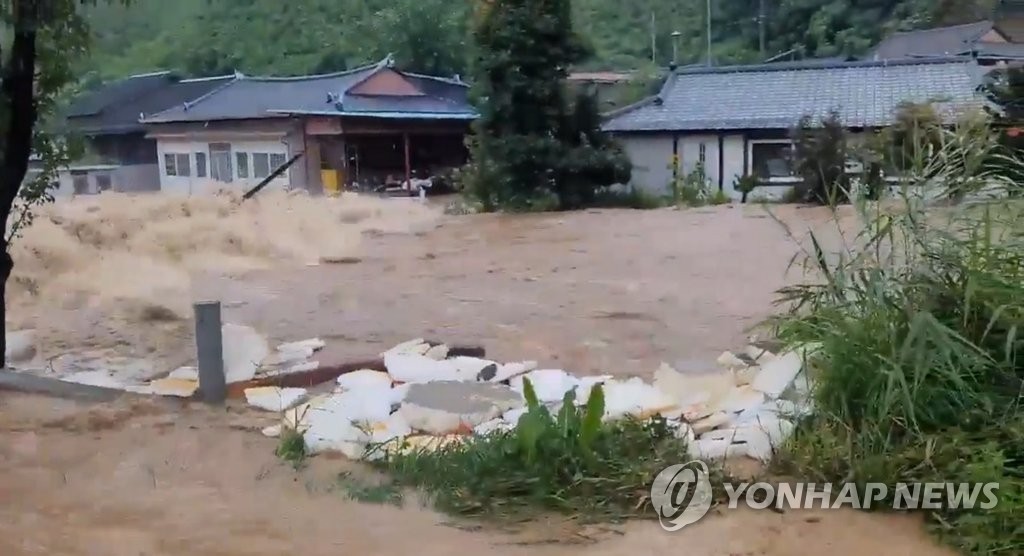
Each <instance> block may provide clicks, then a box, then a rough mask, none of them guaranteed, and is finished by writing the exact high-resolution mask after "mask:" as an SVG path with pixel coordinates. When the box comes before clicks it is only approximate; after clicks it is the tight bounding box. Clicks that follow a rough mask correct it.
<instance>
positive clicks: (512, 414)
mask: <svg viewBox="0 0 1024 556" xmlns="http://www.w3.org/2000/svg"><path fill="white" fill-rule="evenodd" d="M527 411H529V408H527V407H517V408H515V409H511V410H509V411H506V412H505V413H503V414H502V416H501V419H502V420H503V421H505V422H506V423H508V424H509V425H511V426H512V428H515V427H516V426H518V425H519V418H520V417H522V416H523V415H525V414H526V412H527Z"/></svg>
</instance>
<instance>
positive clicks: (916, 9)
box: [82, 0, 993, 78]
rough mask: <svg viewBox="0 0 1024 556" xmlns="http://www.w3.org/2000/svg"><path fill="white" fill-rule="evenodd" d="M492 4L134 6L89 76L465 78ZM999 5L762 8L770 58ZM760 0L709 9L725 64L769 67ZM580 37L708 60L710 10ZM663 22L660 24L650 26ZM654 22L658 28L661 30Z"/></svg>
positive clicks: (640, 59)
mask: <svg viewBox="0 0 1024 556" xmlns="http://www.w3.org/2000/svg"><path fill="white" fill-rule="evenodd" d="M475 1H483V0H287V1H282V0H173V1H170V0H135V1H134V3H133V4H132V6H131V7H128V8H124V7H120V6H117V5H114V6H111V5H103V4H101V5H98V6H96V7H94V8H91V9H90V11H89V21H90V22H91V24H92V26H93V29H94V32H95V42H94V45H93V54H92V58H91V59H90V60H89V61H88V63H87V64H85V65H84V66H83V68H82V70H83V75H84V74H89V75H91V76H93V77H94V78H95V77H101V78H110V77H116V76H121V75H125V74H130V73H137V72H143V71H150V70H154V69H178V70H182V71H184V72H186V73H189V74H192V75H213V74H222V73H228V72H231V71H233V70H235V69H237V70H239V71H242V72H245V73H248V74H280V75H285V74H300V73H306V72H318V71H332V70H339V69H344V68H347V67H351V66H354V65H358V64H361V63H365V62H367V61H371V60H377V59H380V58H382V57H383V56H384V55H385V54H387V53H389V52H393V53H394V54H395V57H396V60H397V62H398V63H399V64H400V65H401V66H403V67H405V68H407V69H412V70H416V71H423V72H431V73H443V74H452V73H463V74H464V73H465V72H466V70H467V65H468V64H469V61H470V59H471V52H472V50H471V48H470V47H469V44H468V34H467V30H466V27H467V17H468V14H469V13H470V9H471V4H472V2H475ZM992 3H993V0H764V5H765V13H766V17H765V25H764V28H765V34H764V36H765V45H764V47H765V48H764V53H765V56H767V57H770V56H774V55H778V54H781V53H784V52H790V51H792V54H790V55H792V56H796V57H817V56H832V55H837V54H857V53H860V52H863V51H864V50H866V49H867V48H869V47H870V46H871V45H872V44H873V43H875V42H876V41H877V40H878V39H879V38H880V37H882V36H883V35H884V34H885V33H887V32H889V31H891V30H897V29H910V28H919V27H926V26H930V25H937V24H947V23H958V22H965V21H972V20H975V19H978V18H981V17H986V16H987V15H988V13H989V11H990V8H991V5H992ZM760 5H761V0H711V38H712V58H713V59H714V61H715V63H720V64H722V63H731V62H751V61H757V60H760V59H762V55H761V41H760V38H761V37H760V32H759V31H760V29H759V23H758V14H759V9H760ZM573 7H574V10H575V12H576V28H577V30H578V31H579V33H580V34H581V35H582V37H583V38H584V39H585V40H586V41H587V42H588V43H589V45H590V46H591V47H592V50H593V55H592V56H591V58H590V59H589V60H588V62H586V67H587V68H589V69H630V68H636V67H639V66H642V65H644V64H649V63H651V57H652V28H653V31H654V33H653V37H654V45H653V46H654V48H653V50H654V53H655V58H656V61H657V63H658V64H661V65H664V64H666V63H667V62H668V61H669V59H670V58H671V56H672V39H671V33H672V31H679V32H680V33H681V37H680V39H679V47H680V48H679V58H680V61H681V62H684V63H686V62H695V61H701V60H704V58H705V56H706V36H707V35H706V32H705V29H706V23H707V19H706V12H707V10H706V1H705V0H626V1H624V0H575V2H574V6H573ZM652 16H653V17H652ZM652 20H653V26H652Z"/></svg>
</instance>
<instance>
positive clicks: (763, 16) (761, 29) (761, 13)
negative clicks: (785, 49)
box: [757, 0, 768, 60]
mask: <svg viewBox="0 0 1024 556" xmlns="http://www.w3.org/2000/svg"><path fill="white" fill-rule="evenodd" d="M767 19H768V13H767V12H766V11H765V0H761V5H760V9H759V10H758V12H757V30H758V35H759V36H758V39H759V42H760V46H761V60H764V57H765V56H766V55H767V48H766V46H765V42H767V41H766V38H767V37H766V36H765V26H766V25H767V21H766V20H767Z"/></svg>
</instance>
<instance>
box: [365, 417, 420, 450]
mask: <svg viewBox="0 0 1024 556" xmlns="http://www.w3.org/2000/svg"><path fill="white" fill-rule="evenodd" d="M369 432H370V442H371V443H372V444H384V443H385V442H390V441H392V440H396V439H397V440H401V439H403V438H405V437H406V436H409V435H410V434H412V427H410V426H409V423H408V422H407V421H406V420H405V417H403V416H402V415H401V414H399V413H393V414H391V415H390V416H388V418H387V419H385V420H383V421H377V422H375V423H372V424H371V425H370V428H369Z"/></svg>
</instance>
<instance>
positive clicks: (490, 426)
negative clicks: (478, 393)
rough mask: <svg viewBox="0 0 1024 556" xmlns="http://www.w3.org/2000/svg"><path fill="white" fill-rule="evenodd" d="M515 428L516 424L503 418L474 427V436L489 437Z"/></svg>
mask: <svg viewBox="0 0 1024 556" xmlns="http://www.w3.org/2000/svg"><path fill="white" fill-rule="evenodd" d="M514 428H515V425H514V424H511V423H509V422H508V421H506V420H504V419H502V418H500V417H499V418H496V419H491V420H490V421H487V422H484V423H480V424H479V425H477V426H476V427H473V434H476V435H478V436H487V435H488V434H492V433H495V432H508V431H510V430H512V429H514Z"/></svg>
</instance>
